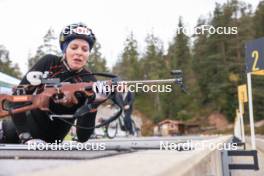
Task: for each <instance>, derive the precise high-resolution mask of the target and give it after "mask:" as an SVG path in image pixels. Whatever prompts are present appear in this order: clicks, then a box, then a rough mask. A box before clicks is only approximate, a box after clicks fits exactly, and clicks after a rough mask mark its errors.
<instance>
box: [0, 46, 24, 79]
mask: <svg viewBox="0 0 264 176" xmlns="http://www.w3.org/2000/svg"><path fill="white" fill-rule="evenodd" d="M0 72H3V73H6V74H8V75H11V76H14V77H16V78H20V77H21V72H20V69H19V67H18V65H17V64H13V63H12V61H11V60H10V58H9V51H8V50H7V49H6V48H5V46H3V45H0Z"/></svg>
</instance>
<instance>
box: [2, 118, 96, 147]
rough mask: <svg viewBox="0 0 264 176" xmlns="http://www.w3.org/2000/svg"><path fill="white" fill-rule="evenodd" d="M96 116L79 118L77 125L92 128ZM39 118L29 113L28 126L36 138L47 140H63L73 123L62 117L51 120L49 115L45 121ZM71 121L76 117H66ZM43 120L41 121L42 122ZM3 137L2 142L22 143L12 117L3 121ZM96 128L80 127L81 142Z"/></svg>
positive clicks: (50, 141) (51, 141)
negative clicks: (61, 118)
mask: <svg viewBox="0 0 264 176" xmlns="http://www.w3.org/2000/svg"><path fill="white" fill-rule="evenodd" d="M95 116H96V114H92V115H90V116H88V117H83V118H82V119H78V121H77V125H80V126H85V127H88V128H92V127H94V125H95ZM37 120H39V119H38V118H34V117H32V116H31V115H30V114H27V126H28V129H29V132H30V134H31V135H32V137H33V138H35V139H42V140H44V141H46V142H49V143H53V142H60V141H61V142H62V141H63V139H64V137H65V136H66V135H67V134H68V132H69V131H70V128H71V127H72V125H70V124H68V123H65V122H63V121H62V120H60V119H57V118H54V120H50V119H49V118H48V117H46V118H45V120H44V121H43V119H42V121H37ZM64 120H66V121H68V122H69V123H71V124H73V123H74V121H75V119H64ZM40 122H41V123H40ZM0 131H2V132H3V135H2V136H3V137H2V138H0V143H9V144H10V143H13V144H18V143H20V141H19V138H18V133H17V129H16V127H15V124H14V122H13V120H12V119H11V118H6V119H4V120H3V121H2V130H1V129H0ZM93 131H94V129H88V130H86V129H78V130H77V136H78V140H79V141H80V142H86V141H87V140H88V139H89V138H90V136H91V135H92V134H93Z"/></svg>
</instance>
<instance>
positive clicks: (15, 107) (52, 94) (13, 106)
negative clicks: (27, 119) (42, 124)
mask: <svg viewBox="0 0 264 176" xmlns="http://www.w3.org/2000/svg"><path fill="white" fill-rule="evenodd" d="M90 74H92V75H96V76H104V77H108V78H112V79H111V80H107V81H97V82H80V83H67V82H60V80H59V79H58V78H54V79H44V78H41V82H40V85H38V86H43V91H42V92H40V93H38V94H35V95H27V94H26V90H27V89H30V88H32V86H33V87H34V86H36V85H20V86H18V87H16V88H15V89H14V90H15V92H17V94H18V95H7V94H0V118H3V117H6V116H10V115H13V114H17V113H22V112H26V111H30V110H34V109H40V110H42V111H46V112H49V113H50V118H53V117H58V118H73V117H75V118H78V117H83V116H85V115H87V114H88V113H91V112H95V111H96V108H97V106H99V105H100V104H102V103H103V102H105V101H106V100H108V99H110V98H111V97H113V95H114V93H116V91H115V90H110V93H108V94H104V95H100V96H99V94H100V92H98V89H97V87H98V85H108V86H112V85H120V84H124V83H126V84H135V83H144V84H153V83H171V82H174V83H176V84H177V85H179V86H180V88H181V89H182V90H183V91H184V92H186V89H185V86H184V83H183V77H182V71H181V70H173V71H172V72H171V74H172V75H174V76H175V77H174V78H172V79H163V80H137V81H120V80H118V76H116V75H113V74H109V73H90ZM78 93H81V94H83V95H85V96H86V97H87V99H86V101H85V104H84V105H83V106H81V107H80V108H79V109H78V110H77V111H76V112H75V114H62V115H57V114H54V113H52V112H51V110H50V109H49V105H50V100H53V101H54V102H55V103H58V104H64V105H67V104H77V103H78V100H77V98H76V94H78ZM114 103H115V102H114ZM115 104H116V103H115ZM116 105H117V106H118V107H119V108H120V111H119V112H118V113H117V114H115V115H114V116H113V117H111V118H109V119H108V120H106V121H105V122H104V123H102V124H99V125H97V126H96V127H95V128H99V127H102V126H103V125H106V124H109V123H110V122H112V121H113V120H115V119H117V118H118V117H119V115H120V114H121V113H122V107H121V106H120V105H118V104H116ZM65 122H66V123H67V121H65ZM71 125H72V124H71ZM83 128H84V127H83ZM85 129H86V128H85Z"/></svg>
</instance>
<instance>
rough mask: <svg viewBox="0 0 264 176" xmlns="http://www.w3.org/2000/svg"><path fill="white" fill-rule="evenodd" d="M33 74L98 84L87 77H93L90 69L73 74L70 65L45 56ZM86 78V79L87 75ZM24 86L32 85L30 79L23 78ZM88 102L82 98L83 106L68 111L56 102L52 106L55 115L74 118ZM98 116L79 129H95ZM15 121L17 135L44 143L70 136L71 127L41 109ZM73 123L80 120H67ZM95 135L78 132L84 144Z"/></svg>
mask: <svg viewBox="0 0 264 176" xmlns="http://www.w3.org/2000/svg"><path fill="white" fill-rule="evenodd" d="M30 71H41V72H43V73H44V72H48V78H60V81H64V80H67V82H71V83H75V82H90V81H92V82H94V81H96V79H95V77H94V76H92V75H87V74H88V73H90V71H88V70H87V69H86V68H84V69H82V70H81V71H79V72H76V71H71V70H70V69H69V67H68V65H67V63H66V61H65V60H64V59H62V58H60V57H57V56H54V55H46V56H44V57H43V58H42V59H41V60H40V61H39V62H38V63H36V64H35V65H34V66H33V68H31V69H30ZM84 74H86V75H84ZM20 84H29V82H28V81H27V79H26V76H24V77H23V79H22V81H21V83H20ZM36 91H38V90H37V89H34V90H30V91H28V92H27V94H33V93H34V92H36ZM84 101H85V98H82V97H79V103H78V104H77V105H74V106H72V107H66V106H63V105H60V104H56V103H54V102H52V101H51V102H50V109H51V111H53V112H54V113H55V114H74V113H75V111H76V110H77V109H78V108H79V107H80V106H81V105H82V104H83V103H84ZM95 116H96V112H95V113H92V114H90V116H89V117H87V118H82V119H78V120H77V125H80V126H85V127H93V126H94V124H95ZM12 120H13V122H14V124H15V127H16V129H17V133H18V134H20V133H22V132H30V133H31V135H32V136H33V138H39V139H43V140H45V141H47V142H55V140H63V138H64V137H65V136H66V134H67V133H68V132H69V130H70V128H71V125H69V124H67V123H65V122H63V121H62V120H60V119H58V118H54V119H53V120H52V119H50V118H49V116H48V114H47V112H44V111H41V110H39V109H36V110H32V111H30V112H27V113H20V114H16V115H13V116H12ZM65 120H67V121H68V122H70V123H74V121H75V120H76V119H73V118H72V119H65ZM92 133H93V129H91V130H83V129H79V128H77V137H78V139H79V141H81V142H84V141H86V140H88V139H89V137H90V135H91V134H92Z"/></svg>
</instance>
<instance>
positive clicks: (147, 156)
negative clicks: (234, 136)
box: [0, 136, 230, 176]
mask: <svg viewBox="0 0 264 176" xmlns="http://www.w3.org/2000/svg"><path fill="white" fill-rule="evenodd" d="M229 138H230V136H188V137H186V136H177V137H163V138H161V137H141V138H117V139H113V140H108V139H101V140H89V142H90V143H98V142H100V143H105V146H106V150H104V151H86V150H83V151H76V150H72V151H50V150H49V151H28V150H25V146H22V145H20V146H19V147H17V148H16V147H15V145H6V149H5V150H3V146H2V148H1V150H0V157H1V158H2V159H0V164H1V170H0V175H8V176H12V175H31V174H32V175H34V174H35V175H38V176H39V175H65V176H66V175H72V174H73V173H74V174H77V175H82V173H83V174H87V172H86V171H87V169H89V173H90V174H93V175H98V174H99V175H102V174H107V175H109V173H111V174H114V175H123V174H125V170H123V169H122V170H120V168H124V169H125V168H126V169H127V167H125V166H124V165H126V163H130V164H129V165H130V166H131V168H130V169H129V170H131V172H130V171H129V172H130V174H134V175H142V174H143V173H147V175H154V174H155V175H156V174H158V173H160V174H162V173H167V172H168V173H174V172H175V171H178V172H182V173H184V172H187V171H188V170H190V169H192V167H194V166H195V167H197V165H201V162H200V161H201V160H203V159H204V158H205V157H206V158H207V157H208V156H209V157H211V159H209V160H208V161H214V159H215V160H218V159H216V158H214V157H218V154H217V155H216V154H215V152H213V151H209V150H202V149H189V150H186V151H178V150H175V149H174V150H160V141H163V142H168V143H169V144H170V143H184V142H186V141H188V140H193V141H194V142H198V143H201V142H203V143H218V142H220V141H221V142H224V141H226V140H227V139H229ZM17 146H18V145H17ZM23 147H24V149H22V148H23ZM8 148H9V149H8ZM19 148H20V149H19ZM6 153H9V156H11V157H10V158H13V159H6V156H7V154H6ZM211 154H212V156H211ZM15 156H17V157H15ZM30 156H31V158H30ZM23 157H24V158H28V159H21V158H23ZM41 157H42V159H40V158H41ZM49 157H50V159H47V158H49ZM52 157H53V158H52ZM56 157H57V158H56ZM71 157H72V158H71ZM78 157H79V158H78ZM212 157H213V158H212ZM33 158H35V159H33ZM55 158H56V159H55ZM63 158H64V159H63ZM65 159H67V160H65ZM165 161H166V162H165ZM187 161H188V163H190V164H189V166H188V167H185V168H182V167H181V163H182V162H187ZM214 162H215V161H214ZM202 163H203V165H204V166H203V167H202V168H208V167H209V168H213V170H215V171H217V172H218V169H217V167H218V166H217V164H214V166H213V167H212V166H211V165H210V164H208V162H202ZM102 166H103V169H102ZM207 166H208V167H207ZM199 167H200V166H199ZM100 168H101V169H100ZM118 168H119V169H118ZM77 170H79V171H78V172H76V171H77ZM85 170H86V171H85ZM113 170H116V171H118V173H117V172H111V171H113ZM129 172H126V174H125V175H127V173H129ZM201 172H204V170H201ZM212 172H213V171H212ZM66 173H67V174H66ZM128 175H129V174H128Z"/></svg>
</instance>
